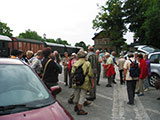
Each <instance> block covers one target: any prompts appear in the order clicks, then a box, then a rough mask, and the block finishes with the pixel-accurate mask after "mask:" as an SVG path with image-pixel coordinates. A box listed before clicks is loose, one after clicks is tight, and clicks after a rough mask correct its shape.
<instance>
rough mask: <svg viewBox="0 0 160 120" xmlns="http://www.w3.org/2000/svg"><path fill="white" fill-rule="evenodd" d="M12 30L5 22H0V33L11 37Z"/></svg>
mask: <svg viewBox="0 0 160 120" xmlns="http://www.w3.org/2000/svg"><path fill="white" fill-rule="evenodd" d="M12 31H13V30H11V29H10V28H9V27H8V26H7V24H6V23H2V22H0V35H6V36H9V37H11V36H12V33H11V32H12Z"/></svg>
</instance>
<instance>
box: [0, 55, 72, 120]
mask: <svg viewBox="0 0 160 120" xmlns="http://www.w3.org/2000/svg"><path fill="white" fill-rule="evenodd" d="M60 91H61V88H60V87H59V86H54V87H51V91H50V90H48V89H47V87H46V86H45V85H44V83H43V81H41V80H40V79H39V77H38V76H37V75H36V74H35V73H34V71H33V70H32V69H31V68H30V67H29V66H27V65H25V64H24V63H22V62H21V61H20V60H17V59H10V58H8V59H7V58H0V120H73V117H72V116H71V115H70V114H69V113H68V112H67V111H66V110H65V109H64V108H63V107H62V105H61V104H60V103H59V102H58V101H57V100H56V98H55V96H56V95H57V94H58V93H59V92H60Z"/></svg>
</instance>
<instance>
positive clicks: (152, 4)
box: [141, 0, 160, 48]
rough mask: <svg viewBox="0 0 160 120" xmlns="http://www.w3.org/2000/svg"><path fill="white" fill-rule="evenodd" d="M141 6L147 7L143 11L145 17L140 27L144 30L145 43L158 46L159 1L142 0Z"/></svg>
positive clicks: (159, 38) (159, 42) (159, 28)
mask: <svg viewBox="0 0 160 120" xmlns="http://www.w3.org/2000/svg"><path fill="white" fill-rule="evenodd" d="M143 7H145V8H147V9H146V11H145V12H144V17H145V18H146V19H145V21H144V23H143V25H142V27H141V29H143V30H144V31H145V42H144V43H145V44H149V45H152V46H155V47H157V48H160V46H159V45H160V37H159V36H160V1H159V0H151V1H148V0H144V2H143Z"/></svg>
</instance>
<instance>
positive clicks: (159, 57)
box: [150, 54, 160, 63]
mask: <svg viewBox="0 0 160 120" xmlns="http://www.w3.org/2000/svg"><path fill="white" fill-rule="evenodd" d="M150 61H151V63H160V55H159V54H153V55H151V57H150Z"/></svg>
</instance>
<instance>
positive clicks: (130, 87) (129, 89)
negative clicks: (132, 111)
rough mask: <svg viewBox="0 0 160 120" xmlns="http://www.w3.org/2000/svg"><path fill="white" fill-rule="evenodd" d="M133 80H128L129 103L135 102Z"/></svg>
mask: <svg viewBox="0 0 160 120" xmlns="http://www.w3.org/2000/svg"><path fill="white" fill-rule="evenodd" d="M132 91H133V90H132V81H127V93H128V99H129V102H128V104H130V105H132V104H134V103H133V93H132Z"/></svg>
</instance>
